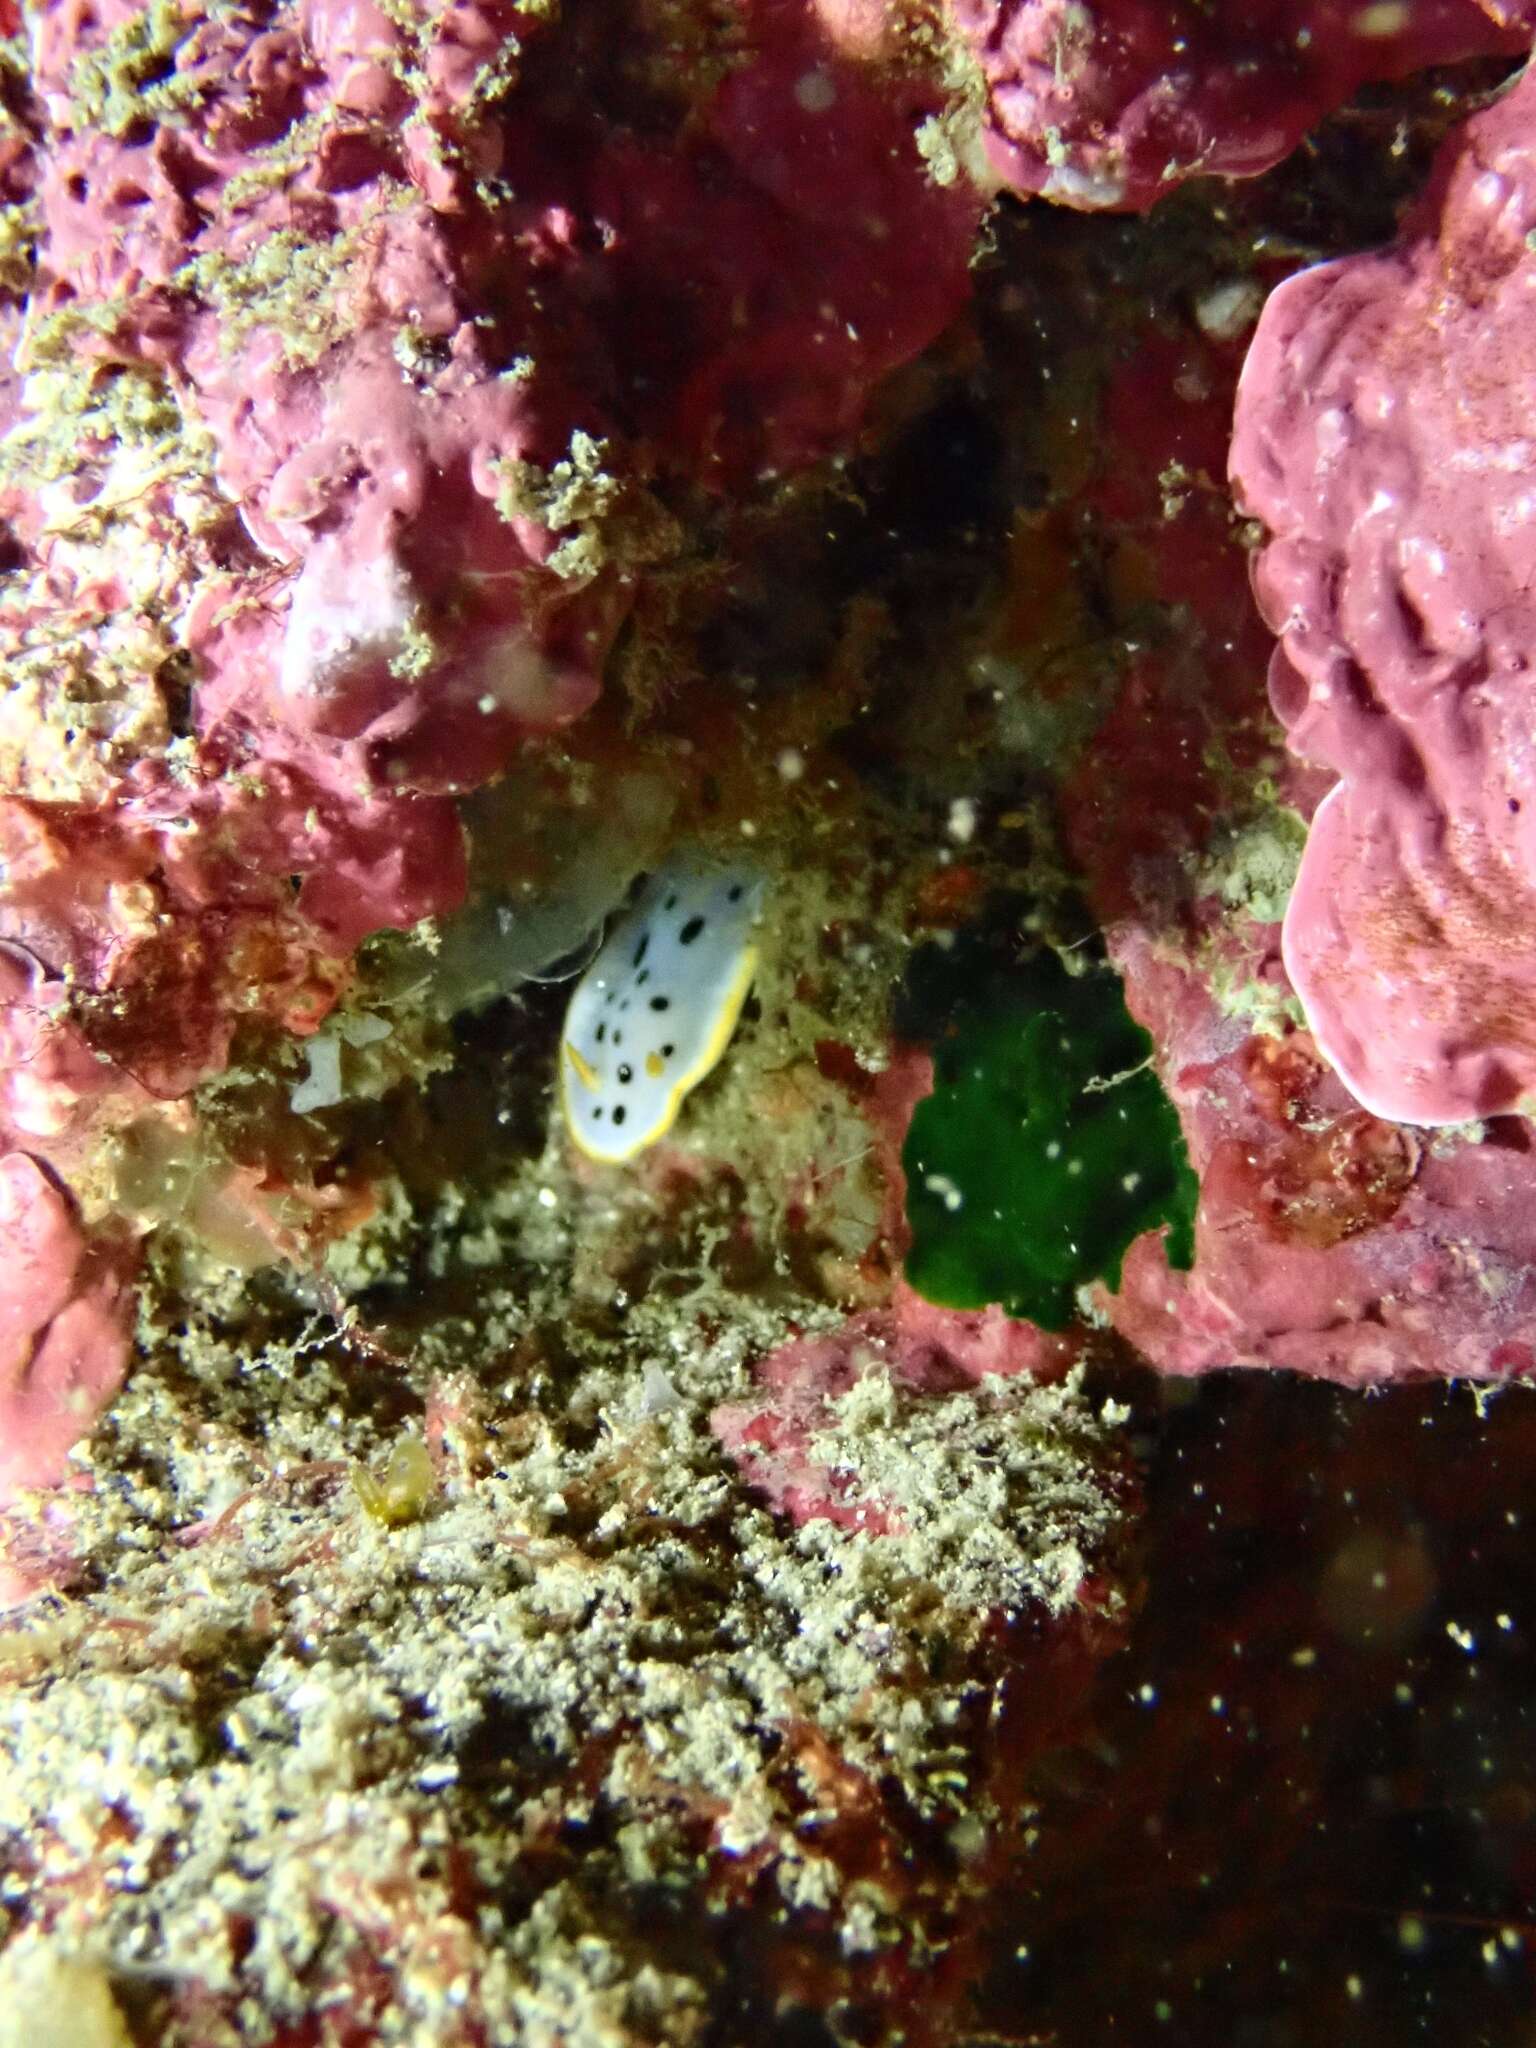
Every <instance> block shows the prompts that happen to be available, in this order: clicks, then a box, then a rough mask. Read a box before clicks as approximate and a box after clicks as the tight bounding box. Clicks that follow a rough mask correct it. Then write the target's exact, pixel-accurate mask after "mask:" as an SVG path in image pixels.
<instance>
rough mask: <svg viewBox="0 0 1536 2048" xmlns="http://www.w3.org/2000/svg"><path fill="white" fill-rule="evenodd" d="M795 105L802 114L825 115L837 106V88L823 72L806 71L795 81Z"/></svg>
mask: <svg viewBox="0 0 1536 2048" xmlns="http://www.w3.org/2000/svg"><path fill="white" fill-rule="evenodd" d="M795 104H796V105H797V106H798V107H799V108H800V110H801V112H802V113H806V114H825V113H826V112H827V111H828V110H829V109H830V108H832V107H835V106H836V105H837V86H836V84H835V83H834V81H833V80H832V79H831V78H830V77H829V76H828V74H827V73H826V72H825V71H819V70H818V71H807V72H804V73H802V75H801V76H800V77H799V78H797V79H796V81H795Z"/></svg>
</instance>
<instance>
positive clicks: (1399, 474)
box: [1232, 80, 1536, 1124]
mask: <svg viewBox="0 0 1536 2048" xmlns="http://www.w3.org/2000/svg"><path fill="white" fill-rule="evenodd" d="M1533 237H1536V83H1533V82H1531V81H1529V80H1527V81H1526V82H1524V83H1522V84H1521V85H1519V86H1518V87H1517V88H1516V89H1515V90H1514V91H1513V92H1511V93H1510V94H1509V95H1508V96H1507V97H1506V98H1505V99H1503V100H1501V101H1500V102H1498V103H1497V104H1496V105H1494V106H1492V107H1490V108H1489V109H1488V110H1487V111H1485V112H1483V113H1481V114H1479V115H1478V116H1477V117H1476V118H1475V119H1473V120H1471V121H1469V122H1468V123H1467V124H1466V126H1465V127H1464V128H1463V129H1462V130H1461V131H1460V132H1459V133H1458V134H1457V135H1456V136H1455V137H1454V138H1453V139H1452V140H1451V141H1450V143H1449V144H1448V145H1447V147H1446V149H1445V151H1444V153H1443V155H1442V158H1441V161H1440V163H1439V165H1438V166H1437V170H1436V174H1435V177H1434V178H1433V180H1432V183H1431V187H1430V191H1429V193H1428V195H1427V197H1426V199H1425V201H1424V203H1423V205H1422V207H1421V209H1420V210H1419V211H1418V213H1417V214H1416V216H1415V217H1414V218H1413V219H1412V221H1411V222H1410V223H1409V225H1408V227H1407V229H1406V231H1405V233H1404V236H1403V238H1402V240H1401V241H1400V242H1399V243H1398V244H1397V245H1396V246H1394V247H1393V248H1390V249H1386V250H1383V251H1381V252H1379V253H1377V254H1372V255H1365V256H1356V257H1350V258H1348V259H1347V260H1345V261H1343V262H1339V263H1332V264H1328V265H1325V266H1323V267H1322V268H1320V269H1316V270H1312V271H1308V272H1305V273H1303V274H1302V275H1301V276H1299V277H1296V278H1293V279H1292V280H1290V282H1289V283H1287V284H1285V285H1283V286H1282V287H1281V288H1280V289H1279V290H1278V291H1277V292H1276V293H1275V294H1274V296H1273V297H1272V298H1271V300H1270V301H1269V304H1268V306H1267V307H1266V308H1265V312H1264V316H1263V319H1262V321H1261V323H1260V326H1259V330H1258V333H1257V336H1256V338H1255V340H1254V344H1253V348H1252V351H1251V353H1250V355H1249V358H1248V362H1247V366H1246V368H1245V370H1244V373H1243V379H1242V385H1241V388H1240V391H1239V397H1238V405H1237V425H1236V432H1235V437H1234V441H1233V448H1232V475H1233V479H1234V481H1235V484H1236V487H1237V491H1238V494H1239V498H1240V500H1241V501H1242V503H1243V504H1244V505H1245V507H1246V508H1247V509H1248V510H1249V511H1251V512H1252V513H1254V514H1255V515H1256V516H1257V517H1258V518H1260V519H1261V520H1263V522H1264V523H1265V525H1266V526H1267V527H1268V529H1269V534H1270V538H1269V541H1268V544H1267V545H1266V546H1265V547H1264V549H1263V551H1262V553H1261V554H1260V555H1259V557H1258V559H1257V563H1256V571H1255V579H1254V580H1255V587H1256V589H1257V592H1258V597H1259V602H1260V605H1261V607H1262V609H1263V611H1264V614H1265V617H1266V618H1267V620H1268V621H1269V624H1270V625H1271V627H1272V628H1273V629H1274V630H1275V631H1276V632H1277V633H1279V634H1280V636H1281V644H1280V646H1279V647H1278V648H1277V649H1276V651H1275V655H1274V660H1273V664H1272V667H1271V671H1270V692H1271V696H1272V699H1273V701H1274V704H1275V708H1276V710H1277V711H1278V713H1279V715H1280V717H1281V718H1282V719H1283V720H1284V722H1285V724H1286V725H1287V727H1288V728H1289V735H1290V743H1291V746H1292V747H1293V749H1294V750H1295V751H1296V752H1297V753H1298V754H1300V755H1302V756H1304V757H1306V758H1308V759H1310V760H1312V761H1315V762H1318V763H1320V764H1322V765H1324V766H1325V767H1327V768H1330V769H1332V770H1333V771H1334V772H1335V773H1336V774H1337V775H1338V777H1339V778H1340V779H1339V781H1338V783H1337V785H1336V787H1335V788H1334V789H1333V791H1332V792H1331V793H1330V794H1329V795H1328V797H1327V798H1326V799H1325V801H1324V802H1323V804H1322V806H1321V808H1320V810H1319V811H1318V813H1317V816H1316V818H1315V819H1314V821H1313V824H1312V829H1311V835H1310V837H1309V839H1308V842H1307V848H1306V853H1305V857H1304V859H1303V862H1302V867H1301V873H1300V876H1299V879H1298V881H1297V884H1296V888H1295V891H1294V894H1293V895H1292V898H1291V902H1290V908H1289V911H1288V914H1287V917H1286V921H1285V932H1284V953H1285V964H1286V968H1287V971H1288V973H1289V975H1290V978H1291V980H1292V982H1293V983H1294V985H1295V988H1296V990H1297V993H1298V994H1299V995H1300V997H1301V1000H1302V1002H1303V1004H1304V1005H1305V1008H1306V1012H1307V1018H1308V1021H1309V1023H1310V1024H1311V1026H1312V1028H1313V1031H1314V1033H1315V1035H1316V1038H1317V1041H1318V1043H1319V1045H1320V1046H1321V1047H1322V1049H1323V1051H1324V1053H1325V1054H1326V1055H1327V1057H1328V1059H1329V1060H1330V1061H1331V1062H1332V1064H1333V1065H1334V1067H1335V1068H1336V1069H1337V1071H1338V1072H1339V1074H1340V1075H1341V1076H1342V1078H1343V1079H1344V1081H1345V1083H1346V1085H1347V1086H1348V1087H1349V1089H1350V1091H1351V1092H1352V1094H1353V1095H1354V1096H1355V1097H1356V1099H1357V1100H1358V1101H1359V1102H1361V1103H1362V1104H1363V1105H1364V1106H1365V1107H1366V1108H1367V1109H1369V1110H1371V1111H1372V1112H1374V1114H1376V1115H1377V1116H1381V1117H1389V1118H1394V1119H1397V1120H1400V1121H1403V1122H1409V1123H1418V1124H1444V1123H1457V1122H1461V1121H1463V1120H1466V1119H1470V1118H1476V1117H1480V1116H1486V1115H1489V1114H1492V1113H1494V1112H1497V1111H1500V1110H1505V1109H1509V1108H1510V1107H1512V1106H1513V1105H1514V1104H1516V1103H1517V1102H1518V1101H1519V1100H1520V1098H1521V1097H1522V1096H1523V1095H1524V1094H1525V1093H1526V1092H1527V1091H1528V1090H1530V1089H1531V1088H1532V1087H1533V1085H1536V797H1533V793H1532V770H1533V765H1536V722H1533V717H1532V701H1533V700H1532V668H1533V663H1536V398H1533V396H1532V394H1533V392H1536V317H1533V316H1536V241H1533V239H1532V238H1533Z"/></svg>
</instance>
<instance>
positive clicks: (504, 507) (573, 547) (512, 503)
mask: <svg viewBox="0 0 1536 2048" xmlns="http://www.w3.org/2000/svg"><path fill="white" fill-rule="evenodd" d="M607 455H608V443H607V442H606V441H599V440H596V439H594V437H593V436H592V435H591V434H587V433H583V432H582V430H581V429H580V428H579V427H578V428H577V429H576V431H575V432H574V433H573V434H572V435H571V448H570V454H569V455H568V456H566V457H565V458H564V459H563V460H562V461H560V462H557V463H555V464H554V466H553V467H552V468H550V469H541V468H540V466H539V465H538V463H536V462H521V461H511V462H506V463H503V464H502V465H501V468H500V484H501V488H500V489H499V491H498V492H497V494H496V509H497V511H498V512H499V513H500V514H501V516H502V518H503V519H508V520H511V519H531V520H535V521H537V523H538V524H539V525H540V526H544V527H547V528H548V529H549V531H550V532H551V533H558V534H564V535H566V538H565V539H563V540H562V541H561V542H560V543H559V545H558V546H557V547H556V548H555V550H554V552H553V553H552V554H551V555H550V557H549V560H548V562H547V563H546V564H545V566H546V567H547V568H549V569H552V570H553V571H554V573H555V574H556V575H557V576H561V577H564V578H565V579H566V580H567V581H570V582H579V583H586V582H590V581H591V579H592V578H593V577H594V576H595V575H596V574H597V572H598V570H599V569H601V568H602V566H603V563H604V561H605V560H606V559H607V548H606V546H605V544H604V539H603V528H604V525H605V523H606V521H607V520H608V519H609V517H610V516H611V514H612V513H613V511H614V509H615V507H616V505H617V503H618V501H619V499H620V498H621V497H622V496H623V491H624V486H623V484H622V483H621V482H620V481H619V479H618V478H617V477H615V476H612V475H610V474H609V473H608V472H607V471H606V470H605V469H604V468H603V463H604V461H605V460H606V458H607Z"/></svg>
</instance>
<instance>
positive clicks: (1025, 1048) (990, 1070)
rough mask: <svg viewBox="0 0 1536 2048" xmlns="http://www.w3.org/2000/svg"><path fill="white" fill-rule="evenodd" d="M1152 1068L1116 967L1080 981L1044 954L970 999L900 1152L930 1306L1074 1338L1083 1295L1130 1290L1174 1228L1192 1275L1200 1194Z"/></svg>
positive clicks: (1088, 972) (942, 1047) (915, 1253)
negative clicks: (1138, 1269) (1127, 1264)
mask: <svg viewBox="0 0 1536 2048" xmlns="http://www.w3.org/2000/svg"><path fill="white" fill-rule="evenodd" d="M1151 1054H1152V1041H1151V1039H1150V1038H1149V1037H1148V1035H1147V1033H1146V1032H1145V1031H1143V1030H1142V1028H1141V1026H1140V1025H1139V1024H1137V1023H1136V1022H1135V1021H1134V1019H1133V1018H1132V1017H1131V1015H1130V1013H1129V1011H1128V1010H1127V1009H1126V1007H1125V997H1124V994H1123V992H1122V989H1121V985H1120V979H1119V976H1118V975H1116V974H1115V973H1114V971H1113V970H1112V969H1111V968H1110V967H1109V966H1107V965H1106V964H1104V963H1102V962H1094V963H1092V964H1090V965H1088V966H1087V967H1086V968H1084V969H1083V970H1082V971H1080V972H1077V973H1069V972H1068V970H1067V969H1066V967H1065V966H1064V965H1063V964H1062V961H1061V959H1060V957H1059V956H1058V955H1057V954H1056V953H1054V952H1052V951H1051V950H1050V949H1049V948H1048V947H1041V948H1040V950H1039V951H1038V952H1036V953H1034V954H1033V955H1032V956H1031V957H1030V958H1029V959H1028V960H1027V961H1026V962H1025V963H1024V964H1023V965H1022V966H1020V967H1018V968H1016V969H1014V970H1013V971H1012V972H1011V973H1010V974H1009V975H1008V976H1007V977H1006V978H1005V979H1001V980H999V979H992V980H990V981H989V983H988V984H987V985H986V986H985V988H984V989H983V990H982V991H980V992H978V993H977V994H976V995H974V996H970V997H962V999H961V1000H960V1002H959V1003H958V1004H957V1005H956V1007H955V1008H954V1009H953V1010H952V1011H951V1014H950V1017H949V1021H948V1024H947V1027H946V1028H945V1029H944V1030H943V1031H942V1032H941V1033H940V1034H939V1035H938V1036H936V1037H935V1039H934V1041H933V1058H934V1088H933V1093H932V1094H931V1095H930V1096H928V1097H927V1098H926V1099H925V1100H924V1101H922V1102H920V1103H919V1104H918V1106H917V1109H916V1111H915V1112H914V1114H913V1118H912V1123H911V1128H910V1129H909V1131H908V1133H907V1140H906V1144H905V1147H904V1148H903V1152H902V1166H903V1169H904V1171H905V1173H906V1178H907V1221H908V1224H909V1225H910V1227H911V1232H912V1243H911V1249H910V1250H909V1252H908V1254H907V1268H906V1270H907V1278H908V1280H909V1281H910V1282H911V1284H912V1286H913V1287H915V1288H916V1290H917V1292H918V1293H919V1294H921V1295H922V1296H923V1297H924V1299H925V1300H928V1301H932V1302H936V1303H939V1304H940V1305H941V1306H943V1307H945V1308H983V1307H985V1306H987V1305H988V1304H989V1303H992V1302H996V1303H999V1304H1000V1305H1001V1306H1002V1307H1003V1308H1004V1309H1006V1310H1007V1312H1008V1314H1009V1315H1013V1316H1020V1317H1024V1318H1027V1319H1028V1320H1029V1321H1030V1322H1033V1323H1037V1324H1039V1325H1040V1327H1041V1328H1042V1329H1047V1330H1061V1329H1065V1328H1066V1327H1067V1325H1068V1324H1069V1323H1071V1322H1072V1320H1073V1319H1074V1317H1075V1315H1076V1314H1077V1293H1078V1289H1079V1288H1081V1287H1083V1286H1085V1285H1086V1284H1087V1283H1088V1282H1090V1281H1093V1280H1103V1281H1105V1282H1107V1283H1108V1285H1109V1286H1110V1287H1111V1288H1115V1287H1118V1286H1119V1284H1120V1268H1121V1262H1122V1260H1123V1259H1124V1257H1125V1253H1126V1251H1127V1249H1128V1248H1129V1246H1130V1244H1131V1243H1132V1241H1133V1239H1135V1238H1137V1237H1139V1236H1140V1235H1141V1233H1142V1232H1143V1231H1145V1230H1154V1229H1156V1228H1157V1227H1158V1226H1159V1225H1160V1224H1163V1225H1166V1226H1167V1241H1166V1242H1167V1255H1168V1261H1169V1264H1170V1265H1172V1266H1175V1267H1178V1268H1180V1269H1181V1270H1187V1269H1188V1267H1189V1266H1190V1265H1191V1263H1192V1262H1193V1259H1194V1217H1195V1202H1196V1198H1197V1195H1198V1193H1199V1182H1198V1180H1197V1179H1196V1176H1195V1174H1194V1173H1193V1172H1192V1171H1191V1168H1190V1165H1189V1161H1188V1159H1187V1157H1186V1155H1185V1151H1184V1142H1183V1138H1182V1136H1181V1134H1180V1131H1179V1121H1178V1117H1177V1116H1176V1114H1175V1113H1174V1109H1173V1105H1172V1103H1171V1102H1170V1101H1169V1100H1168V1097H1167V1095H1166V1094H1165V1093H1164V1092H1163V1088H1162V1084H1161V1083H1160V1082H1159V1080H1158V1078H1157V1075H1156V1073H1155V1072H1154V1070H1153V1068H1152V1065H1151Z"/></svg>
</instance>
